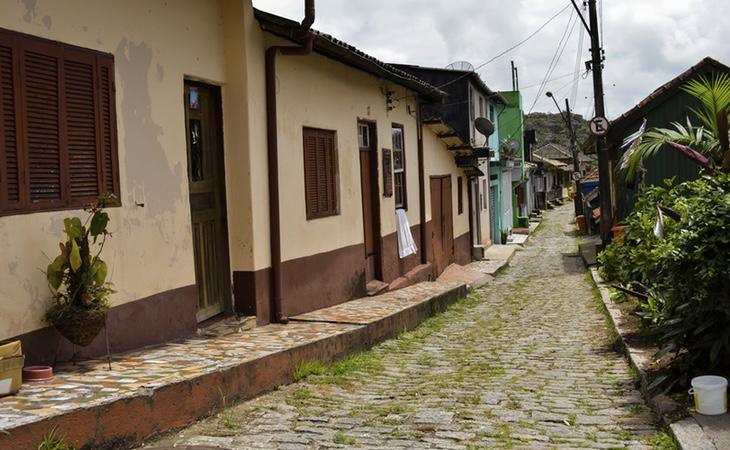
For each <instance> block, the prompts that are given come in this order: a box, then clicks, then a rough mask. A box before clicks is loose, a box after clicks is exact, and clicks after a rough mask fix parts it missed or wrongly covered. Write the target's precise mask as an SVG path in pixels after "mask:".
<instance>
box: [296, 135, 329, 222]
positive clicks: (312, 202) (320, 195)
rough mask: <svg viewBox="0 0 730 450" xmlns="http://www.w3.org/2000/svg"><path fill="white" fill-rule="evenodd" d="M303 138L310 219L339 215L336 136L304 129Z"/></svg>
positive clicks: (308, 217) (306, 191)
mask: <svg viewBox="0 0 730 450" xmlns="http://www.w3.org/2000/svg"><path fill="white" fill-rule="evenodd" d="M303 137H304V184H305V201H306V210H307V219H316V218H319V217H326V216H331V215H335V214H337V212H338V209H337V151H336V148H335V133H334V132H333V131H328V130H318V129H314V128H304V129H303Z"/></svg>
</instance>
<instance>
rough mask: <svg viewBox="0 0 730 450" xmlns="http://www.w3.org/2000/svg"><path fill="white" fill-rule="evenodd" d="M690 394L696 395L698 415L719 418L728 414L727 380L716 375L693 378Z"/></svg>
mask: <svg viewBox="0 0 730 450" xmlns="http://www.w3.org/2000/svg"><path fill="white" fill-rule="evenodd" d="M689 393H690V395H694V401H695V409H696V410H697V412H698V413H700V414H705V415H708V416H717V415H720V414H725V413H726V412H727V379H725V378H723V377H718V376H716V375H704V376H701V377H695V378H692V389H690V390H689Z"/></svg>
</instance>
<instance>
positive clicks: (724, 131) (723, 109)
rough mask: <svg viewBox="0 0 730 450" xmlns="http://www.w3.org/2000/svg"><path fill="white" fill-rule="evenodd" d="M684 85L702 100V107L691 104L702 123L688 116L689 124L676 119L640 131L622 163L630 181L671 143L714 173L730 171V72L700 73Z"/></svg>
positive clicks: (684, 87)
mask: <svg viewBox="0 0 730 450" xmlns="http://www.w3.org/2000/svg"><path fill="white" fill-rule="evenodd" d="M681 89H682V90H683V91H685V92H687V93H688V94H691V95H692V96H694V97H695V98H697V99H698V100H699V101H700V103H701V105H702V107H701V108H699V109H698V108H690V110H691V111H692V112H693V113H694V115H695V116H696V117H697V119H699V121H700V124H699V125H697V124H693V123H692V121H691V120H690V118H689V117H687V123H686V125H683V124H681V123H679V122H672V124H671V126H672V128H652V129H649V130H647V131H646V132H644V133H643V134H640V136H638V138H637V139H636V140H635V141H634V143H633V144H632V145H631V146H630V147H629V149H628V150H627V151H626V152H625V153H624V154H623V155H622V157H621V161H620V164H619V171H620V172H621V173H622V175H623V177H624V180H625V181H626V183H627V184H630V185H632V184H633V183H634V182H635V180H636V175H637V173H638V172H639V170H640V168H641V167H642V163H643V162H644V160H646V158H648V157H650V156H651V155H654V154H655V153H657V152H658V151H659V150H661V149H662V148H665V146H667V145H669V146H671V147H673V148H674V149H676V150H679V151H681V152H683V153H685V154H687V155H688V156H689V157H691V158H693V159H694V160H695V161H696V162H697V163H698V164H699V165H700V166H702V167H704V168H705V169H707V171H709V172H710V173H714V172H718V171H722V172H725V173H730V145H729V143H728V142H729V140H730V136H729V134H728V131H729V130H728V120H729V117H730V76H728V75H727V74H725V73H719V74H714V75H712V76H711V77H710V78H708V77H705V76H699V77H697V78H696V79H694V80H691V81H689V82H687V83H686V84H685V85H684V86H682V88H681Z"/></svg>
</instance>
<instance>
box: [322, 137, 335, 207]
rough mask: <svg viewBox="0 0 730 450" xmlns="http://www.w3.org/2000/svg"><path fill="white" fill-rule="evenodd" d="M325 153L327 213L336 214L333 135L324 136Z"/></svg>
mask: <svg viewBox="0 0 730 450" xmlns="http://www.w3.org/2000/svg"><path fill="white" fill-rule="evenodd" d="M324 141H325V151H326V152H327V194H328V195H327V200H328V202H327V213H328V214H337V152H336V151H335V133H334V132H328V133H326V134H325V135H324Z"/></svg>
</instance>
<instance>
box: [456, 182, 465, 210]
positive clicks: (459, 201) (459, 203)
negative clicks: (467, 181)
mask: <svg viewBox="0 0 730 450" xmlns="http://www.w3.org/2000/svg"><path fill="white" fill-rule="evenodd" d="M456 213H457V215H461V214H464V178H463V177H461V176H457V177H456Z"/></svg>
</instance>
